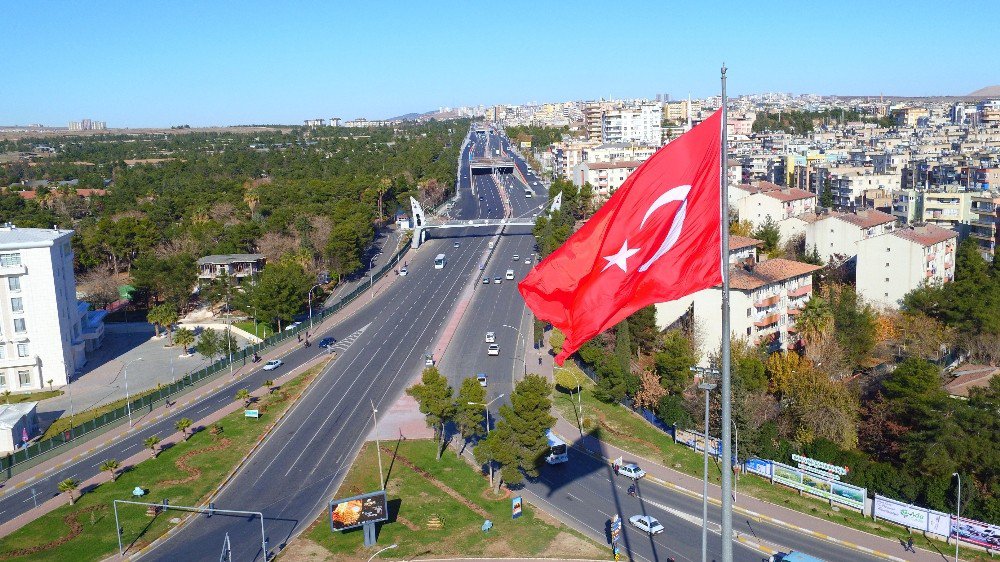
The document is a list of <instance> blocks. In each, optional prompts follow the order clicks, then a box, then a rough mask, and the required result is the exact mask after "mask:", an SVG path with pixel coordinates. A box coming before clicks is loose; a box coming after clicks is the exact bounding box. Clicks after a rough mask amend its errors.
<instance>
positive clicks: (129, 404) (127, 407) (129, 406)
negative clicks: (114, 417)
mask: <svg viewBox="0 0 1000 562" xmlns="http://www.w3.org/2000/svg"><path fill="white" fill-rule="evenodd" d="M136 361H142V357H136V358H135V359H133V360H131V361H129V362H128V363H125V368H124V369H123V373H124V375H125V410H126V411H127V412H128V426H129V427H132V400H131V398H129V395H128V366H129V365H131V364H132V363H135V362H136Z"/></svg>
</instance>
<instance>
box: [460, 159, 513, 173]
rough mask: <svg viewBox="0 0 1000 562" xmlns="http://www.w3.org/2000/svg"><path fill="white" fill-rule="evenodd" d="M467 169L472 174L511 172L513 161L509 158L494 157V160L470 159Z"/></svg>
mask: <svg viewBox="0 0 1000 562" xmlns="http://www.w3.org/2000/svg"><path fill="white" fill-rule="evenodd" d="M469 168H470V169H471V170H472V173H476V172H488V173H491V174H492V173H497V172H513V171H514V159H513V158H509V157H496V158H490V157H485V158H470V159H469Z"/></svg>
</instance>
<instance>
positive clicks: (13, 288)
mask: <svg viewBox="0 0 1000 562" xmlns="http://www.w3.org/2000/svg"><path fill="white" fill-rule="evenodd" d="M7 288H8V289H10V292H12V293H16V292H18V291H20V290H21V278H20V277H19V276H14V277H8V278H7Z"/></svg>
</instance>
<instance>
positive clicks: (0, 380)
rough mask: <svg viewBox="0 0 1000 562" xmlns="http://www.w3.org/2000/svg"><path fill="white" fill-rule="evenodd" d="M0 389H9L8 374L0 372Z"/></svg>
mask: <svg viewBox="0 0 1000 562" xmlns="http://www.w3.org/2000/svg"><path fill="white" fill-rule="evenodd" d="M0 388H7V373H6V372H4V371H0Z"/></svg>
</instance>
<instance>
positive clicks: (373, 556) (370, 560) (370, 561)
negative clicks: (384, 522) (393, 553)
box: [368, 544, 399, 562]
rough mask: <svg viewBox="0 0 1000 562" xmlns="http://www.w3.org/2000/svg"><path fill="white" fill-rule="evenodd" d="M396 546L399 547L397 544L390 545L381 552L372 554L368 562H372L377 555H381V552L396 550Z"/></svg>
mask: <svg viewBox="0 0 1000 562" xmlns="http://www.w3.org/2000/svg"><path fill="white" fill-rule="evenodd" d="M397 546H399V545H398V544H390V545H389V546H387V547H385V548H383V549H382V550H380V551H378V552H376V553H375V554H372V557H371V558H369V559H368V562H372V560H374V559H375V557H376V556H378V555H379V554H382V553H383V552H385V551H387V550H390V549H393V548H396V547H397Z"/></svg>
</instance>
